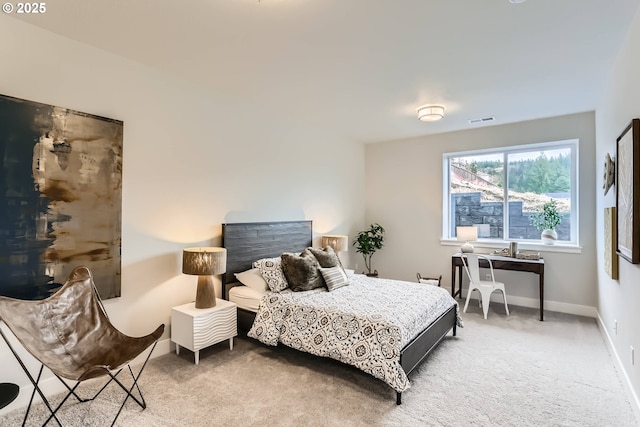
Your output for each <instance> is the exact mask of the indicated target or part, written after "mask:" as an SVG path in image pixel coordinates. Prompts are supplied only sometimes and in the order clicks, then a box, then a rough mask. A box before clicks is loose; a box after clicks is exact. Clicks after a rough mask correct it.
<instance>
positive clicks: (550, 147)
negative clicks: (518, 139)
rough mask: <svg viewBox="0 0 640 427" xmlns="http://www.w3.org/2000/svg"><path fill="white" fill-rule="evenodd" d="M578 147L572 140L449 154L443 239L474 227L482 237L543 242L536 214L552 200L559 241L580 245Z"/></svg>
mask: <svg viewBox="0 0 640 427" xmlns="http://www.w3.org/2000/svg"><path fill="white" fill-rule="evenodd" d="M577 149H578V145H577V140H572V141H560V142H553V143H544V144H532V145H530V146H518V147H508V148H504V149H492V150H481V151H473V152H465V153H449V154H445V156H444V165H445V167H446V169H445V170H448V176H447V177H446V178H447V179H445V180H444V182H445V183H446V184H445V185H446V186H447V187H448V188H445V189H444V190H445V194H447V195H448V197H447V200H446V203H445V215H444V225H443V229H444V230H445V233H444V238H450V239H455V238H456V227H457V226H476V227H478V239H479V240H481V239H496V240H520V241H532V242H540V240H541V239H540V234H541V230H540V229H538V228H536V226H535V225H534V223H533V221H532V218H533V217H534V216H536V215H537V214H538V213H539V212H541V211H542V209H543V206H544V205H545V203H548V202H550V201H552V200H553V201H554V202H555V205H556V207H557V210H558V213H559V215H560V217H561V222H560V223H559V224H558V225H557V226H556V227H555V231H556V232H557V233H558V241H560V242H564V243H570V244H576V243H577V239H578V236H577V218H578V216H577V209H576V207H577V188H576V187H577V185H576V183H577V182H578V181H577V167H576V166H577V165H576V163H577V160H576V159H577ZM505 166H506V167H505ZM505 183H506V184H505Z"/></svg>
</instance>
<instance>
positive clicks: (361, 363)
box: [248, 274, 462, 392]
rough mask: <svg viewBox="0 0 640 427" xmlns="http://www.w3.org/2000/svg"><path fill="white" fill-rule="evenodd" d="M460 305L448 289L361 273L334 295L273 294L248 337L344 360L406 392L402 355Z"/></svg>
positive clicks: (320, 292)
mask: <svg viewBox="0 0 640 427" xmlns="http://www.w3.org/2000/svg"><path fill="white" fill-rule="evenodd" d="M456 304H457V303H456V301H455V300H454V299H453V298H451V296H450V295H449V293H448V292H447V291H446V290H445V289H443V288H439V287H436V286H430V285H425V284H419V283H413V282H402V281H396V280H387V279H372V278H368V277H366V276H364V275H360V274H356V275H352V276H351V277H350V285H349V286H344V287H342V288H339V289H336V290H334V291H332V292H328V291H327V290H326V288H320V289H314V290H312V291H306V292H292V291H290V290H288V289H286V290H285V291H283V292H280V293H271V292H270V293H268V294H267V295H265V296H264V297H262V300H261V302H260V309H259V311H258V313H257V315H256V319H255V322H254V323H253V326H252V327H251V330H250V331H249V333H248V335H249V336H250V337H252V338H255V339H258V340H260V341H261V342H263V343H265V344H268V345H273V346H275V345H277V344H278V342H281V343H283V344H285V345H287V346H289V347H292V348H295V349H298V350H301V351H305V352H308V353H312V354H315V355H318V356H323V357H331V358H333V359H336V360H340V361H341V362H344V363H348V364H350V365H353V366H355V367H357V368H359V369H361V370H363V371H364V372H366V373H368V374H370V375H372V376H374V377H376V378H379V379H381V380H383V381H384V382H386V383H387V384H388V385H389V386H391V387H392V388H393V389H394V390H396V391H399V392H402V391H404V390H406V389H408V388H409V381H408V379H407V375H406V374H405V372H404V370H403V369H402V367H401V366H400V351H401V350H402V348H403V347H404V346H405V345H406V344H408V343H409V342H410V341H411V340H412V339H413V338H415V337H416V336H417V335H418V333H420V332H421V331H422V330H424V329H425V328H426V327H427V326H429V325H430V324H431V323H432V322H433V321H434V320H436V319H437V318H438V317H439V316H440V315H441V314H442V313H444V312H445V311H446V310H447V309H449V308H450V307H451V306H452V305H456ZM458 325H459V326H462V324H461V322H460V320H459V319H458Z"/></svg>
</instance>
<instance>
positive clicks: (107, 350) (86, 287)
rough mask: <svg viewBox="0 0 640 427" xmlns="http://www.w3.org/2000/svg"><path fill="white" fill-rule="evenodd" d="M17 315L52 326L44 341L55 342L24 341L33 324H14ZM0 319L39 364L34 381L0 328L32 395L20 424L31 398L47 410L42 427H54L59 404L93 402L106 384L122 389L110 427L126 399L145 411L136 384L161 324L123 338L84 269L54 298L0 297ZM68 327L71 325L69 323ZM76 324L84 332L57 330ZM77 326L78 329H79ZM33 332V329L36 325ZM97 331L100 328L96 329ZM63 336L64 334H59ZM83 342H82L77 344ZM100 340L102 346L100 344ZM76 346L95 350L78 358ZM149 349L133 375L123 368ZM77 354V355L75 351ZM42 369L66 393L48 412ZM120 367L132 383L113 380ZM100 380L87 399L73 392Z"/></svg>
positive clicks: (74, 272) (76, 272) (58, 420)
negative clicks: (148, 331) (50, 426)
mask: <svg viewBox="0 0 640 427" xmlns="http://www.w3.org/2000/svg"><path fill="white" fill-rule="evenodd" d="M65 304H66V305H68V306H69V307H71V308H72V309H73V308H78V307H82V312H81V313H78V312H72V313H66V312H65V308H67V307H66V306H65ZM21 312H23V314H24V316H26V317H27V318H29V317H30V316H36V318H38V320H39V321H40V322H41V323H42V324H46V325H47V326H49V325H51V324H53V327H52V329H54V331H53V332H55V333H56V334H57V335H56V338H55V339H54V340H51V339H50V338H49V341H55V342H53V343H52V342H49V343H47V342H45V343H43V342H42V341H46V340H47V339H42V340H38V339H37V338H35V339H34V337H27V336H25V335H24V333H25V332H28V329H29V328H33V325H26V324H27V323H29V320H24V319H23V320H22V321H20V320H18V321H15V318H16V316H20V313H21ZM74 315H76V317H77V318H78V322H81V323H78V322H75V323H74V322H73V321H71V322H70V321H69V320H68V319H69V318H70V317H69V316H72V317H73V316H74ZM0 316H1V317H2V320H4V322H5V324H6V325H7V326H8V327H9V329H10V330H11V331H12V333H13V334H14V335H15V337H16V338H17V339H18V341H20V343H21V344H22V345H23V346H24V347H25V349H26V350H27V351H29V353H30V354H31V355H32V356H34V357H35V358H36V359H37V360H38V361H39V362H40V363H41V366H40V369H39V371H38V375H37V378H35V379H34V377H33V375H32V374H31V372H30V371H29V369H27V367H26V365H25V363H24V362H23V361H22V359H21V358H20V356H19V355H18V353H17V352H16V350H15V348H14V347H13V346H12V345H11V343H10V341H9V340H8V339H7V336H6V335H5V333H4V332H3V331H2V328H0V335H2V338H3V339H4V341H5V342H6V343H7V346H8V347H9V349H10V350H11V353H13V355H14V357H15V358H16V360H17V361H18V363H19V364H20V366H21V367H22V370H23V371H24V372H25V374H26V375H27V377H28V378H29V381H31V384H32V385H33V392H32V393H31V398H30V400H29V405H28V406H27V411H26V413H25V415H24V419H23V421H22V425H23V426H24V425H25V424H26V422H27V418H28V417H29V412H30V410H31V405H32V403H33V400H34V398H35V394H36V393H38V395H39V396H40V398H41V399H42V401H43V402H44V404H45V405H46V407H47V408H48V409H49V412H51V415H49V418H47V420H46V421H45V422H44V423H43V424H42V425H43V426H44V425H46V424H48V423H49V421H51V419H55V420H56V422H57V423H58V425H59V426H62V423H61V422H60V419H59V418H58V417H57V416H56V413H57V412H58V410H59V409H60V408H62V406H63V405H64V403H65V402H66V401H67V399H69V397H71V396H74V397H75V398H76V399H77V400H78V401H79V402H89V401H92V400H94V399H95V398H96V397H98V396H99V395H100V393H102V391H103V390H104V389H106V388H107V386H108V385H109V384H111V382H115V383H116V384H118V385H119V386H120V388H122V390H124V391H125V393H126V397H125V398H124V401H123V402H122V404H121V405H120V408H119V409H118V412H117V414H116V416H115V418H114V419H113V422H112V423H111V425H112V426H113V425H114V424H115V422H116V420H117V419H118V417H119V416H120V413H121V412H122V409H123V408H124V405H125V404H126V403H127V400H129V398H131V399H132V400H133V401H135V402H136V403H137V404H138V405H139V406H140V407H141V408H142V409H145V408H146V407H147V404H146V401H145V400H144V396H143V395H142V391H141V390H140V387H139V385H138V380H139V379H140V376H141V375H142V372H143V371H144V368H145V367H146V365H147V362H148V361H149V358H150V357H151V354H152V353H153V350H154V349H155V346H156V344H157V342H158V339H159V338H160V336H161V335H162V332H163V331H164V325H160V326H159V327H158V328H157V329H156V330H155V331H154V332H153V333H151V334H149V335H146V336H144V337H138V338H136V337H129V336H127V335H124V334H122V333H121V332H120V331H118V330H117V329H116V328H115V327H114V326H113V325H112V324H111V322H109V318H108V316H107V312H106V310H105V308H104V305H103V303H102V300H101V299H100V296H99V294H98V290H97V288H96V286H95V284H94V282H93V278H92V276H91V272H90V271H89V269H88V268H86V267H77V268H75V269H74V270H73V271H72V273H71V275H70V276H69V280H67V282H66V283H65V284H64V285H63V286H62V288H60V289H59V290H58V291H57V292H56V293H55V294H54V295H52V296H51V297H49V298H47V299H45V300H40V301H22V300H15V299H12V298H6V297H0ZM92 321H94V323H95V324H94V325H91V323H90V322H92ZM85 323H87V324H85ZM69 324H71V325H69ZM74 325H75V326H77V327H78V328H79V329H83V328H86V331H85V332H87V334H86V335H84V336H83V335H82V333H78V334H76V335H77V336H76V335H74V334H75V333H76V331H69V330H63V329H60V328H62V327H67V328H68V327H69V326H74ZM81 325H83V326H81ZM36 328H37V325H36ZM99 329H102V330H99ZM96 330H99V332H100V336H99V337H95V336H91V335H92V333H93V332H94V331H96ZM65 334H66V335H65ZM83 339H86V340H85V341H84V342H83ZM96 339H98V340H99V341H100V342H99V343H96V342H95V340H96ZM102 341H104V342H102ZM47 345H51V347H52V348H51V350H49V351H47V349H46V347H47ZM81 345H85V346H88V345H91V346H93V347H95V348H96V351H93V352H86V351H84V352H81V353H78V354H75V353H74V350H76V347H78V346H81ZM111 345H114V346H118V345H119V346H120V347H121V348H115V350H117V351H112V350H113V349H112V348H111ZM149 347H150V350H149V351H148V354H147V356H146V358H145V359H144V363H143V364H142V366H141V367H140V369H139V371H138V372H137V374H134V371H133V369H132V368H131V365H130V364H129V363H130V362H131V361H132V360H133V359H135V358H136V357H137V356H139V355H140V354H142V353H144V351H145V350H146V349H148V348H149ZM76 353H77V352H76ZM56 356H59V357H60V359H68V360H69V361H68V362H66V363H58V364H56V363H55V362H56V361H55V357H56ZM83 356H84V360H81V359H82V358H83ZM45 366H46V367H47V368H49V369H50V370H51V372H53V374H54V375H55V376H56V377H57V378H58V379H59V380H60V382H62V384H64V386H65V387H66V388H67V390H68V393H67V394H66V395H65V397H64V398H63V399H62V401H61V402H60V403H59V404H58V405H57V406H56V407H55V408H53V407H52V405H51V403H50V402H49V400H48V399H47V397H46V396H45V394H44V393H43V391H42V389H41V388H40V386H39V384H40V379H41V377H42V373H43V370H44V367H45ZM125 367H126V368H127V369H128V370H129V373H130V374H131V378H132V379H133V384H132V385H131V386H130V387H127V386H125V385H124V384H123V383H122V382H121V381H120V380H119V379H118V378H117V377H118V375H119V374H120V373H121V372H122V371H123V370H124V369H125ZM101 376H108V377H109V379H108V381H107V382H106V383H105V384H104V385H103V386H102V388H101V389H100V390H99V391H98V392H97V393H96V394H95V395H94V396H93V397H91V398H81V397H80V396H79V395H78V394H77V393H76V389H77V388H78V386H79V385H80V384H81V383H82V382H83V381H85V380H88V379H91V378H98V377H101ZM65 379H67V380H71V381H75V382H76V383H75V385H73V386H72V387H71V386H69V384H67V381H65ZM134 389H136V390H137V392H138V395H139V397H140V398H139V399H138V397H136V396H135V395H134V394H133V393H134Z"/></svg>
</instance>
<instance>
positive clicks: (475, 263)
mask: <svg viewBox="0 0 640 427" xmlns="http://www.w3.org/2000/svg"><path fill="white" fill-rule="evenodd" d="M461 258H462V264H463V265H464V269H465V270H466V272H467V277H469V291H467V300H466V301H465V303H464V309H463V310H462V312H463V313H466V312H467V307H468V306H469V298H470V297H471V292H473V291H474V290H476V291H478V292H479V293H480V298H479V300H478V303H480V304H481V306H482V312H483V314H484V318H485V319H486V318H487V314H488V313H489V302H490V301H491V294H492V293H493V292H495V291H501V292H502V298H503V299H504V309H505V311H506V312H507V316H508V315H509V306H508V305H507V293H506V291H505V289H504V283H502V282H496V278H495V276H494V274H493V263H492V262H491V259H490V258H489V257H487V256H484V255H479V254H474V253H467V254H464V255H463V256H462V257H461ZM480 258H482V259H485V260H487V262H488V263H489V270H490V271H491V280H480V262H479V259H480Z"/></svg>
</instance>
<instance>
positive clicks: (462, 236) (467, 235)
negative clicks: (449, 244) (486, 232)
mask: <svg viewBox="0 0 640 427" xmlns="http://www.w3.org/2000/svg"><path fill="white" fill-rule="evenodd" d="M456 236H458V241H460V242H464V243H463V244H462V246H460V251H461V252H462V253H470V252H473V245H472V244H471V243H469V242H475V241H476V240H478V229H477V228H476V227H456Z"/></svg>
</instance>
